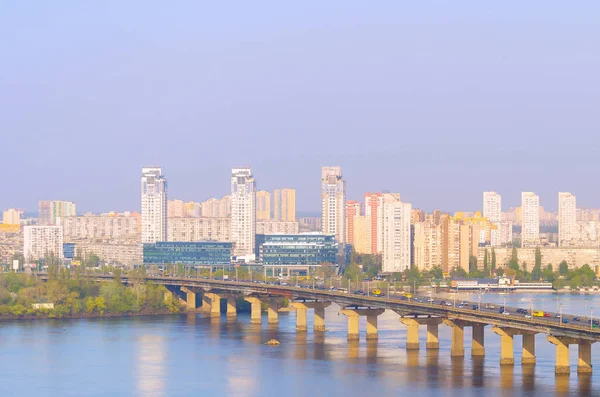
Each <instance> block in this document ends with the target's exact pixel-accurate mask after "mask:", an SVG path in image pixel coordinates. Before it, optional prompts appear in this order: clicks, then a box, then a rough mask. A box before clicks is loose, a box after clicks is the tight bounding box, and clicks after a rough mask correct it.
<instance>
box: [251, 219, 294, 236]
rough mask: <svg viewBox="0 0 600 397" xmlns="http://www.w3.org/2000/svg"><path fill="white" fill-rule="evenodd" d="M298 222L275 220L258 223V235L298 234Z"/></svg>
mask: <svg viewBox="0 0 600 397" xmlns="http://www.w3.org/2000/svg"><path fill="white" fill-rule="evenodd" d="M298 233H299V226H298V222H287V221H278V220H275V219H271V220H263V221H256V234H298Z"/></svg>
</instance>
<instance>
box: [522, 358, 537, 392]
mask: <svg viewBox="0 0 600 397" xmlns="http://www.w3.org/2000/svg"><path fill="white" fill-rule="evenodd" d="M521 373H522V374H523V390H525V391H533V390H534V389H535V365H533V364H525V365H522V366H521Z"/></svg>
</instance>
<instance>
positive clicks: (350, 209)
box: [346, 200, 362, 245]
mask: <svg viewBox="0 0 600 397" xmlns="http://www.w3.org/2000/svg"><path fill="white" fill-rule="evenodd" d="M361 213H362V203H361V202H360V201H354V200H350V201H346V243H348V244H353V245H354V244H356V241H355V239H354V227H355V220H356V218H357V217H359V216H361Z"/></svg>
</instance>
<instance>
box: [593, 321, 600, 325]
mask: <svg viewBox="0 0 600 397" xmlns="http://www.w3.org/2000/svg"><path fill="white" fill-rule="evenodd" d="M592 324H594V325H598V326H600V321H598V320H592Z"/></svg>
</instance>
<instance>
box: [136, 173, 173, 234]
mask: <svg viewBox="0 0 600 397" xmlns="http://www.w3.org/2000/svg"><path fill="white" fill-rule="evenodd" d="M157 241H167V180H166V179H165V177H164V175H163V174H162V169H161V168H160V167H143V168H142V243H155V242H157Z"/></svg>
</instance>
